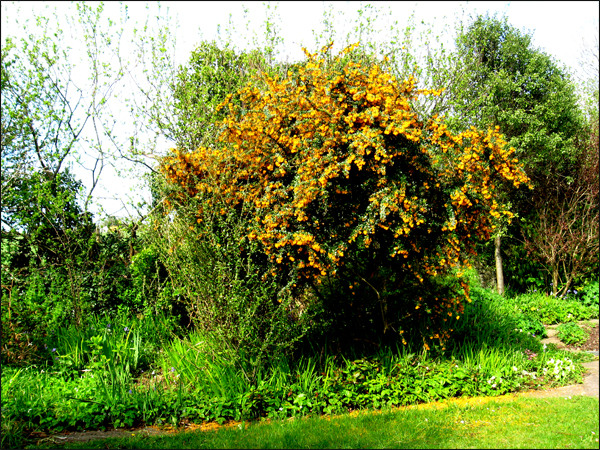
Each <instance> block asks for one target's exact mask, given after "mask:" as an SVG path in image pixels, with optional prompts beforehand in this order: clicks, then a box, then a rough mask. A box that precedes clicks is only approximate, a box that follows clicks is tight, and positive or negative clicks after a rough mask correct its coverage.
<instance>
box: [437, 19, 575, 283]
mask: <svg viewBox="0 0 600 450" xmlns="http://www.w3.org/2000/svg"><path fill="white" fill-rule="evenodd" d="M456 46H457V52H458V55H459V56H460V58H464V59H465V60H467V61H469V62H470V64H469V70H470V76H469V82H468V84H466V85H465V86H463V88H462V89H460V90H456V91H455V92H453V93H452V96H451V100H450V102H449V105H448V106H449V115H450V117H451V119H450V123H451V126H453V127H460V128H462V127H465V126H471V125H474V126H477V127H485V126H499V127H500V130H501V132H502V133H503V134H504V136H505V137H506V140H507V141H508V144H509V145H510V146H511V147H514V148H515V149H516V156H517V157H518V158H519V160H520V161H521V162H522V163H523V165H524V167H525V171H526V172H527V174H528V175H529V177H530V178H531V179H532V181H533V183H534V186H535V189H534V191H533V193H532V194H531V195H523V194H522V193H521V194H515V193H513V192H511V191H510V190H508V189H507V190H506V191H505V192H504V195H505V196H506V198H507V200H510V201H511V202H512V203H513V204H514V207H515V210H516V211H517V213H518V214H519V215H521V216H523V215H527V213H528V211H530V210H531V208H532V206H533V204H534V202H532V200H533V199H535V198H536V195H538V194H541V193H542V192H543V191H544V189H546V188H547V187H548V186H549V185H553V184H554V183H555V182H556V181H557V180H558V179H563V178H569V177H572V176H573V175H574V170H575V167H576V163H577V158H578V154H579V151H578V149H577V146H576V140H577V136H578V135H579V133H580V132H581V130H582V127H583V116H582V114H581V110H580V108H579V107H578V98H577V95H576V88H575V84H574V83H573V81H572V79H571V77H570V76H569V74H568V73H567V71H566V69H565V68H564V67H561V66H560V65H559V64H558V63H557V62H556V61H554V60H553V59H552V58H551V57H550V56H549V55H547V54H546V53H544V52H543V51H542V50H539V49H537V48H535V47H534V46H533V44H532V36H531V34H530V33H528V32H524V31H520V30H518V29H516V28H515V27H513V26H511V25H510V24H509V23H508V21H507V18H506V17H505V16H503V17H497V16H496V15H494V16H489V15H486V16H482V15H479V16H476V17H474V18H472V20H471V23H470V24H469V25H468V26H467V27H465V28H464V31H463V32H461V33H459V34H458V36H457V40H456ZM501 236H502V234H501V233H498V234H496V236H495V240H494V242H495V254H496V261H497V268H498V270H497V285H498V290H499V292H500V293H503V289H504V288H503V284H504V277H503V275H502V260H501V253H500V250H501V248H502V247H501Z"/></svg>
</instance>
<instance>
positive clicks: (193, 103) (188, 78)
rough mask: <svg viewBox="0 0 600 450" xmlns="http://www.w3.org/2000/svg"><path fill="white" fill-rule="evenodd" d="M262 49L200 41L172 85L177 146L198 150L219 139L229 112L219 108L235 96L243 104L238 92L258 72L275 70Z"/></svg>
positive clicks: (173, 133)
mask: <svg viewBox="0 0 600 450" xmlns="http://www.w3.org/2000/svg"><path fill="white" fill-rule="evenodd" d="M274 70H275V67H274V66H271V65H268V64H267V61H266V56H265V55H264V54H263V52H261V51H260V50H253V51H250V52H241V53H239V54H238V53H236V52H235V50H234V49H232V48H229V47H228V46H225V47H224V48H222V49H221V48H219V46H218V44H217V43H216V42H214V41H213V42H207V41H203V42H201V43H200V44H199V45H198V46H197V47H196V48H195V49H194V50H193V51H192V53H191V55H190V59H189V61H188V62H187V64H185V65H182V66H180V68H179V70H178V72H177V78H176V81H175V83H173V85H172V91H173V98H174V111H175V118H176V122H175V124H174V125H172V128H173V130H171V134H172V136H171V137H172V139H173V140H175V142H176V143H177V147H178V148H180V149H185V150H186V151H189V152H192V151H195V150H196V149H197V148H198V147H200V146H201V145H208V144H209V143H211V142H213V141H215V140H216V136H217V135H218V133H219V129H218V123H219V122H221V121H222V120H223V119H224V118H225V116H226V115H227V111H224V110H219V109H218V108H217V107H218V106H219V105H220V104H221V103H222V102H223V101H224V100H225V99H226V98H227V96H228V95H229V94H231V95H232V102H233V103H235V104H236V105H240V99H239V95H238V94H237V92H238V91H239V90H241V88H242V87H243V86H244V85H245V84H246V83H247V82H248V81H249V80H250V77H251V75H252V74H256V73H258V72H272V73H273V72H274Z"/></svg>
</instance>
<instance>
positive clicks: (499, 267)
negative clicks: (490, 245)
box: [494, 236, 504, 295]
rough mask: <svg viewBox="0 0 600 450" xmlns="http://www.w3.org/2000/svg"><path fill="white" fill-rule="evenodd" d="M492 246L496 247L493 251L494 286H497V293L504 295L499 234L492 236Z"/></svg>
mask: <svg viewBox="0 0 600 450" xmlns="http://www.w3.org/2000/svg"><path fill="white" fill-rule="evenodd" d="M494 246H495V248H496V251H495V253H494V256H495V257H496V286H497V287H498V294H500V295H504V272H503V271H502V255H501V254H500V236H496V237H495V238H494Z"/></svg>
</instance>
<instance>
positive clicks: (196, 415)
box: [2, 281, 598, 447]
mask: <svg viewBox="0 0 600 450" xmlns="http://www.w3.org/2000/svg"><path fill="white" fill-rule="evenodd" d="M472 282H473V281H472ZM471 296H472V299H473V302H472V303H470V304H468V305H467V306H466V308H465V311H464V313H463V316H462V317H461V318H460V319H458V320H456V319H454V325H453V326H454V334H453V338H452V339H451V340H450V341H449V342H448V343H447V346H446V349H445V350H441V348H439V347H433V349H432V351H429V352H423V351H422V350H418V351H416V350H414V349H415V348H418V349H422V348H423V347H422V346H419V345H418V344H419V343H418V342H411V341H410V340H409V341H408V342H407V344H406V345H402V344H397V345H394V346H387V345H377V343H373V346H372V350H371V351H361V352H358V351H357V350H342V351H336V349H335V348H332V346H330V345H327V343H324V344H323V345H321V346H320V348H312V349H310V350H306V349H305V350H303V351H302V352H298V353H297V354H296V355H288V356H280V357H279V358H278V359H276V360H271V361H269V363H268V364H266V365H265V366H264V367H262V368H261V369H260V370H259V371H258V372H257V373H255V374H254V376H250V372H251V371H252V369H253V368H252V367H250V366H248V367H245V366H244V365H243V364H242V365H240V364H234V363H233V362H232V361H229V360H228V359H227V357H226V353H222V354H219V352H214V351H212V350H211V351H207V349H209V348H210V346H208V344H209V343H207V342H206V339H207V337H206V336H205V335H203V334H202V333H200V332H198V331H192V332H183V330H181V329H180V328H178V327H177V326H176V325H174V324H173V322H172V321H169V320H168V319H166V318H165V317H163V318H161V317H160V316H152V315H148V316H138V317H136V316H129V317H128V316H124V315H122V316H120V317H118V316H117V317H115V316H113V317H112V318H111V317H109V316H103V317H98V316H92V317H90V319H89V321H88V323H87V324H86V326H84V327H75V326H70V327H66V328H59V329H57V330H55V333H52V334H50V335H49V336H48V338H47V342H46V344H45V348H44V349H43V350H42V355H41V356H40V359H39V362H38V363H37V364H31V365H29V366H26V367H17V366H7V365H4V366H3V368H2V446H3V447H5V446H8V447H14V446H19V445H22V444H23V443H24V442H26V438H27V436H28V435H30V433H31V432H32V431H46V432H58V431H61V430H66V429H69V430H82V429H105V428H112V427H132V426H139V425H142V424H161V423H168V424H171V425H179V424H182V423H189V422H203V421H217V422H219V423H222V422H224V421H227V420H230V419H233V420H241V419H244V420H251V419H259V418H265V417H268V418H274V419H276V418H285V417H293V416H300V415H311V414H334V413H341V412H346V411H349V410H356V409H364V408H375V409H379V408H384V407H389V406H395V405H409V404H417V403H422V402H431V401H437V400H443V399H447V398H452V397H461V396H468V397H471V396H480V395H485V396H496V395H501V394H506V393H509V392H516V391H520V390H526V389H536V388H541V387H548V386H559V385H565V384H571V383H576V382H580V381H581V374H582V372H583V369H582V367H581V365H580V364H579V363H580V362H582V361H584V360H586V358H587V359H589V358H590V356H589V355H587V354H574V353H567V352H564V351H560V350H557V349H556V348H555V347H554V346H553V345H548V346H545V345H542V344H541V343H540V337H542V336H543V335H542V333H541V332H539V331H538V330H539V329H540V326H541V324H542V322H543V323H554V322H556V321H564V322H569V321H575V320H580V319H589V318H597V317H598V309H597V308H595V307H593V306H585V305H583V304H582V303H581V302H580V301H578V300H575V299H560V300H556V299H551V298H548V297H546V296H545V295H544V294H537V293H532V294H526V295H521V296H517V297H514V298H505V297H501V296H499V295H497V294H494V293H492V292H491V291H489V290H486V289H482V288H480V287H478V286H472V288H471ZM541 329H542V330H543V326H541ZM42 356H43V357H42Z"/></svg>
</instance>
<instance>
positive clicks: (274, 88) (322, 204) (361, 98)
mask: <svg viewBox="0 0 600 450" xmlns="http://www.w3.org/2000/svg"><path fill="white" fill-rule="evenodd" d="M354 48H355V46H351V47H349V48H347V49H345V50H344V51H343V52H342V53H341V54H340V55H338V56H336V57H335V58H334V59H333V62H331V63H330V64H326V63H325V58H321V59H318V58H319V56H321V55H325V54H326V52H328V51H329V50H330V47H328V48H325V49H323V50H322V51H321V54H318V53H317V54H310V53H308V52H307V51H306V50H305V54H306V56H307V61H306V62H305V64H304V65H302V66H301V67H300V68H299V69H298V70H297V73H295V74H293V73H291V72H288V74H287V76H286V77H284V78H283V79H281V80H280V79H272V78H269V77H268V76H265V77H264V78H265V79H264V80H263V81H265V85H266V86H267V87H266V88H265V89H264V90H259V89H258V88H257V87H256V86H255V85H253V84H250V85H248V86H246V87H245V88H244V89H242V90H241V91H240V95H241V101H242V104H243V105H244V107H243V108H242V107H236V106H235V105H234V103H233V102H232V100H231V97H228V98H227V99H226V100H225V101H224V102H223V103H222V104H221V105H220V106H219V108H227V109H228V110H229V116H228V118H227V119H225V120H224V121H223V122H222V123H221V124H219V126H220V127H221V129H222V132H221V134H220V136H219V138H218V142H215V143H214V145H213V147H210V148H205V147H202V148H199V149H198V150H197V151H195V152H193V153H191V154H182V153H180V152H178V151H177V150H174V151H173V152H172V154H171V155H170V156H169V157H168V158H165V159H164V160H163V162H162V166H161V168H162V171H163V173H164V174H165V175H166V177H167V178H168V180H169V181H170V182H172V183H174V184H177V185H179V186H181V187H183V188H184V189H185V190H186V191H187V194H188V195H190V196H195V195H202V196H203V197H202V198H204V199H205V201H204V203H203V208H207V209H210V208H212V207H213V206H212V203H211V201H212V200H211V198H216V197H214V196H218V197H219V198H222V199H225V200H226V202H227V204H228V205H230V206H231V208H241V207H242V206H243V205H245V206H246V207H249V208H250V210H251V211H252V216H253V217H252V218H251V220H249V222H248V238H249V239H254V240H258V241H260V242H261V243H262V244H263V247H264V248H265V253H267V254H268V256H269V258H270V260H271V261H272V263H273V264H275V265H276V267H279V268H283V267H286V268H292V269H293V271H294V273H295V274H296V276H297V277H298V279H299V280H300V279H307V277H308V278H311V277H314V278H317V279H320V278H321V277H323V276H326V275H332V274H333V273H334V271H336V272H335V273H339V272H337V270H339V269H340V268H343V266H344V264H345V262H346V261H348V260H349V259H351V258H352V257H353V255H354V251H353V249H358V248H369V249H371V251H372V252H374V253H375V254H376V255H378V256H377V258H378V259H377V261H378V264H384V265H385V264H387V265H388V266H390V267H394V271H396V272H398V271H399V272H401V273H406V274H410V275H411V276H412V277H413V280H414V281H415V282H416V283H421V282H422V281H423V279H424V278H425V277H431V276H435V275H437V274H441V273H447V272H448V270H450V269H451V268H453V267H457V266H458V265H459V255H460V254H461V253H463V252H474V248H475V243H476V242H477V241H478V240H481V239H487V238H489V236H490V233H491V232H492V231H493V230H494V227H495V226H496V225H495V224H496V221H497V219H498V218H499V217H500V216H502V215H504V216H507V217H510V213H508V211H507V208H506V207H505V206H504V205H498V204H497V203H496V201H497V199H496V196H495V191H496V186H497V185H498V183H499V182H500V181H507V182H511V183H513V184H514V185H515V186H519V184H520V183H527V182H528V180H527V177H526V176H525V174H524V172H523V171H522V170H521V169H520V167H519V166H518V162H517V161H516V160H515V159H511V158H512V154H513V153H514V150H512V149H507V148H506V142H505V141H504V140H503V138H502V135H501V134H500V132H499V130H498V129H494V130H487V131H486V132H483V131H479V130H476V129H474V128H472V129H470V130H466V131H464V132H463V133H460V134H458V135H454V134H452V133H451V132H450V131H449V130H448V128H447V127H446V125H445V124H444V123H443V122H442V121H441V119H440V118H438V117H432V118H430V119H429V120H426V121H423V120H422V119H421V118H419V117H418V115H417V113H415V112H414V111H412V110H411V108H410V100H411V99H414V98H416V96H417V95H439V92H437V91H423V90H421V91H419V90H417V89H416V88H415V85H416V80H415V79H414V78H412V77H411V78H409V79H408V80H406V81H403V82H400V81H398V80H396V79H395V78H394V77H393V76H392V75H390V74H388V73H386V72H385V71H384V70H382V69H381V68H380V67H379V66H378V65H371V66H369V67H366V66H363V65H362V64H360V63H358V62H355V61H353V60H352V58H351V57H349V56H348V55H352V52H353V49H354ZM344 58H346V59H344ZM348 59H350V60H348ZM344 61H345V62H344ZM398 256H400V257H398ZM415 261H420V263H419V264H415ZM411 262H412V263H413V264H412V265H411ZM287 271H288V269H286V273H287ZM399 279H403V278H402V277H399ZM442 303H443V302H442ZM447 308H453V310H456V308H457V304H456V302H454V301H450V300H449V301H448V302H447ZM447 308H446V309H447ZM442 309H444V308H442ZM413 311H414V308H413ZM440 314H442V311H440ZM439 336H442V334H439Z"/></svg>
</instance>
